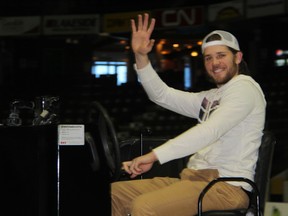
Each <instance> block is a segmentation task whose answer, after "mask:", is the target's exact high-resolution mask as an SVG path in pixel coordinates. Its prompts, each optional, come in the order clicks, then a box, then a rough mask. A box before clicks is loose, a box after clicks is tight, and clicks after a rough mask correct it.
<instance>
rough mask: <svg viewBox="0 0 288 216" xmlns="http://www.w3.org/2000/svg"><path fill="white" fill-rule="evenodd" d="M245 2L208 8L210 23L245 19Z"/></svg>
mask: <svg viewBox="0 0 288 216" xmlns="http://www.w3.org/2000/svg"><path fill="white" fill-rule="evenodd" d="M243 8H244V7H243V0H236V1H229V2H224V3H218V4H211V5H209V6H208V21H209V22H215V21H229V20H234V19H239V18H243V17H244V9H243Z"/></svg>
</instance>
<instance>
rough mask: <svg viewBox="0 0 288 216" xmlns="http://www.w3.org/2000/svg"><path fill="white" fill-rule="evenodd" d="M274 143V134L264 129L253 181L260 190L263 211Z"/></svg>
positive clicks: (267, 192) (266, 198)
mask: <svg viewBox="0 0 288 216" xmlns="http://www.w3.org/2000/svg"><path fill="white" fill-rule="evenodd" d="M275 144H276V138H275V136H274V134H273V133H272V132H271V131H264V134H263V136H262V142H261V146H260V148H259V157H258V161H257V165H256V172H255V183H256V185H257V187H258V190H259V192H260V210H261V212H263V209H264V205H265V202H266V201H267V200H268V195H269V185H270V178H271V167H272V159H273V154H274V148H275Z"/></svg>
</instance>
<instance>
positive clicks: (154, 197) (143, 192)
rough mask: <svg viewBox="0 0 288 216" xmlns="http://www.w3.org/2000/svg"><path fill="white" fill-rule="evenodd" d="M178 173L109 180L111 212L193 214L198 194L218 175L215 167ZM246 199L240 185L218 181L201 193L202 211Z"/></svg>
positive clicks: (169, 215) (167, 215) (244, 202)
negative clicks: (167, 175) (175, 175)
mask: <svg viewBox="0 0 288 216" xmlns="http://www.w3.org/2000/svg"><path fill="white" fill-rule="evenodd" d="M180 176H181V178H180V179H178V178H168V177H155V178H153V179H141V180H130V181H119V182H114V183H112V185H111V199H112V216H127V215H129V214H131V215H132V216H152V215H153V216H176V215H177V216H178V215H179V216H193V215H196V214H197V201H198V197H199V194H200V192H201V191H202V189H203V188H204V187H205V186H206V185H207V183H208V182H210V181H211V180H213V179H214V178H216V177H218V176H219V174H218V171H217V170H211V169H210V170H191V169H187V168H186V169H184V170H183V171H182V172H181V175H180ZM248 203H249V199H248V196H247V194H246V193H245V191H243V190H242V189H241V188H240V187H237V186H233V185H230V184H228V183H225V182H220V183H217V184H215V185H214V186H213V187H212V188H211V189H210V190H209V192H208V193H207V194H206V195H205V198H204V200H203V211H207V210H212V209H214V210H216V209H233V208H238V207H240V208H241V207H247V206H248Z"/></svg>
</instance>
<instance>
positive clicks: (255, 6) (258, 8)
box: [246, 0, 285, 18]
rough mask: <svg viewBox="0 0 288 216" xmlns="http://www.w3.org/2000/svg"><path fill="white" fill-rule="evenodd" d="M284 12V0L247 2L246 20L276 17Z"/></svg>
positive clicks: (253, 0) (251, 0) (248, 0)
mask: <svg viewBox="0 0 288 216" xmlns="http://www.w3.org/2000/svg"><path fill="white" fill-rule="evenodd" d="M284 12H285V0H247V8H246V13H247V15H246V16H247V18H254V17H262V16H269V15H278V14H283V13H284Z"/></svg>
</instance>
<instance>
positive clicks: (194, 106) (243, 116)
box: [135, 64, 266, 187]
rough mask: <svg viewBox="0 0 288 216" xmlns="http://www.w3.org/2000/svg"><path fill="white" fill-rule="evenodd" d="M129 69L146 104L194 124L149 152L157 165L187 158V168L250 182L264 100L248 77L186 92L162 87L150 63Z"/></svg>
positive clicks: (260, 128) (252, 175)
mask: <svg viewBox="0 0 288 216" xmlns="http://www.w3.org/2000/svg"><path fill="white" fill-rule="evenodd" d="M135 69H136V71H137V74H138V78H139V81H140V82H141V84H142V86H143V88H144V89H145V91H146V93H147V94H148V97H149V99H150V100H151V101H153V102H155V103H156V104H158V105H160V106H162V107H164V108H167V109H169V110H172V111H174V112H177V113H179V114H182V115H184V116H188V117H191V118H196V119H197V120H198V122H199V124H197V125H196V126H194V127H192V128H190V129H188V130H187V131H185V132H184V133H182V134H180V135H179V136H177V137H175V138H173V139H170V140H169V141H167V142H166V143H164V144H163V145H161V146H159V147H157V148H155V149H153V151H154V152H155V154H156V156H157V158H158V160H159V162H160V163H161V164H163V163H165V162H168V161H171V160H173V159H177V158H181V157H185V156H188V155H192V156H191V157H190V160H189V162H188V164H187V167H188V168H191V169H217V170H218V171H219V174H220V176H222V177H224V176H229V177H233V176H242V177H246V178H249V179H251V180H253V179H254V173H255V166H256V161H257V158H258V148H259V146H260V144H261V137H262V135H263V129H264V124H265V110H266V101H265V97H264V95H263V92H262V90H261V88H260V86H259V85H258V84H257V83H256V82H255V81H254V80H253V79H252V78H251V77H250V76H245V75H237V76H235V77H234V78H233V79H232V80H230V81H229V82H228V83H226V84H225V85H223V86H221V87H220V88H213V89H211V90H208V91H202V92H199V93H192V92H185V91H180V90H177V89H174V88H171V87H168V86H167V85H166V84H165V83H164V82H163V81H162V80H161V79H160V78H159V76H158V75H157V73H156V72H155V70H154V69H153V68H152V66H151V64H148V65H147V66H146V67H144V68H142V69H137V68H136V67H135ZM232 184H233V183H232ZM234 184H235V183H234ZM237 185H239V184H237ZM240 185H241V184H240ZM242 186H244V187H245V184H244V185H242Z"/></svg>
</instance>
